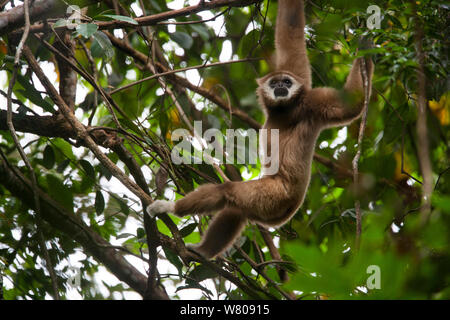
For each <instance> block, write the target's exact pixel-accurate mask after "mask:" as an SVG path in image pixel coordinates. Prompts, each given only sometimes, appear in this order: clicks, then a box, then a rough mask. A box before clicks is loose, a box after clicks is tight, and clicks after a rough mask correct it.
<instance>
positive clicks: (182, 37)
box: [170, 31, 194, 49]
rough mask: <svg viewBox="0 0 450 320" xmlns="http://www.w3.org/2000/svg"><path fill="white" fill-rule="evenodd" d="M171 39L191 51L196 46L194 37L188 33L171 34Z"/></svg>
mask: <svg viewBox="0 0 450 320" xmlns="http://www.w3.org/2000/svg"><path fill="white" fill-rule="evenodd" d="M170 38H171V39H172V40H173V41H175V42H176V43H178V44H179V45H180V47H182V48H184V49H190V48H191V47H192V45H193V44H194V40H193V39H192V37H191V36H190V35H189V34H187V33H186V32H178V31H177V32H174V33H171V34H170Z"/></svg>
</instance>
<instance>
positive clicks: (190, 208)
mask: <svg viewBox="0 0 450 320" xmlns="http://www.w3.org/2000/svg"><path fill="white" fill-rule="evenodd" d="M225 188H226V183H225V184H205V185H202V186H200V187H198V188H197V189H196V190H194V191H192V192H190V193H188V194H187V195H186V196H185V197H184V198H183V199H180V200H178V201H177V202H173V201H166V200H156V201H154V202H153V203H152V204H151V205H149V206H148V207H147V213H148V214H149V215H150V216H151V217H155V216H156V215H157V214H159V213H167V212H171V213H174V214H175V215H177V216H179V217H182V216H185V215H188V214H202V213H210V212H213V211H216V210H219V209H222V208H223V207H224V206H225V195H224V189H225Z"/></svg>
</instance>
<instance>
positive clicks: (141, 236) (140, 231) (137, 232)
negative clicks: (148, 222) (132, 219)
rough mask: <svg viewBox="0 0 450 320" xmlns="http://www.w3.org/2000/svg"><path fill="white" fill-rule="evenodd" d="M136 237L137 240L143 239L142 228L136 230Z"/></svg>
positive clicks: (143, 231) (143, 232)
mask: <svg viewBox="0 0 450 320" xmlns="http://www.w3.org/2000/svg"><path fill="white" fill-rule="evenodd" d="M136 235H137V238H138V239H142V238H145V230H144V228H137V230H136Z"/></svg>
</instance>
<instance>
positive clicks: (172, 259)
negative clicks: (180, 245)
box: [162, 246, 183, 272]
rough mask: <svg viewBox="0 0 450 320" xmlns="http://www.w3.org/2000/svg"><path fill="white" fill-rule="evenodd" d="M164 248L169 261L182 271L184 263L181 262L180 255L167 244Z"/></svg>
mask: <svg viewBox="0 0 450 320" xmlns="http://www.w3.org/2000/svg"><path fill="white" fill-rule="evenodd" d="M162 248H163V251H164V255H165V256H166V258H167V260H169V262H170V263H171V264H173V265H174V266H175V267H176V268H177V270H178V272H181V270H182V269H183V263H182V262H181V260H180V258H179V257H178V255H177V254H176V253H175V252H173V251H172V250H170V249H169V248H166V247H165V246H163V247H162Z"/></svg>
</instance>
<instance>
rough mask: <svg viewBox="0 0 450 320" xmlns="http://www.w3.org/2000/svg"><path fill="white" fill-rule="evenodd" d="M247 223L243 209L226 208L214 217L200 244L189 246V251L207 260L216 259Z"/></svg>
mask: <svg viewBox="0 0 450 320" xmlns="http://www.w3.org/2000/svg"><path fill="white" fill-rule="evenodd" d="M246 223H247V218H246V217H245V213H244V212H243V211H242V210H241V209H238V208H231V207H226V208H224V209H223V210H222V211H220V212H219V213H218V214H217V215H215V216H214V217H213V219H212V221H211V222H210V223H209V226H208V229H207V230H206V233H205V235H204V236H203V239H202V241H201V242H200V244H198V245H192V246H189V249H191V250H193V251H195V252H197V253H199V254H200V255H202V256H203V257H205V258H207V259H210V258H214V257H215V256H217V255H218V254H220V253H222V252H223V251H225V250H226V249H227V248H228V247H229V246H231V245H232V244H233V242H234V241H235V240H236V238H237V237H238V236H239V235H240V234H241V232H242V229H244V227H245V224H246Z"/></svg>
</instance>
